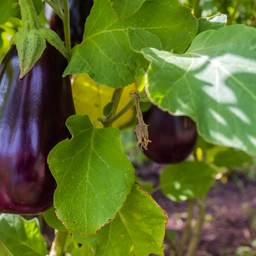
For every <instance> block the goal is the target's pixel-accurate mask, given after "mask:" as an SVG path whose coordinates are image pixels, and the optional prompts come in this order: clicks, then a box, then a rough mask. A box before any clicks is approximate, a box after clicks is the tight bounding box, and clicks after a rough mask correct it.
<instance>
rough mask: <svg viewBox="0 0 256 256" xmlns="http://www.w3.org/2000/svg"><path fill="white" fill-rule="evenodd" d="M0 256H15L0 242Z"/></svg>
mask: <svg viewBox="0 0 256 256" xmlns="http://www.w3.org/2000/svg"><path fill="white" fill-rule="evenodd" d="M0 256H13V254H12V253H11V252H10V251H9V250H8V248H7V247H6V246H5V245H4V244H3V242H2V241H1V240H0Z"/></svg>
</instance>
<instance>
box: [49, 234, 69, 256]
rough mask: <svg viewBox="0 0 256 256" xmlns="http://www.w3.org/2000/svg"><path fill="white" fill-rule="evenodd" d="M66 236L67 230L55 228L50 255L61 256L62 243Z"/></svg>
mask: <svg viewBox="0 0 256 256" xmlns="http://www.w3.org/2000/svg"><path fill="white" fill-rule="evenodd" d="M67 236H68V232H67V231H60V230H57V231H56V234H55V238H54V240H53V242H52V247H51V251H50V256H63V252H64V245H65V242H66V239H67Z"/></svg>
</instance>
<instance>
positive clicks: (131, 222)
mask: <svg viewBox="0 0 256 256" xmlns="http://www.w3.org/2000/svg"><path fill="white" fill-rule="evenodd" d="M166 221H167V215H166V213H165V212H164V211H163V210H162V209H161V208H160V207H159V206H158V205H157V204H156V203H155V201H154V200H153V199H152V197H151V196H150V195H148V194H147V193H145V192H144V191H143V190H142V189H141V188H140V187H139V186H138V185H137V184H135V185H134V186H133V188H132V191H131V193H130V194H129V196H128V198H127V201H126V202H125V204H124V206H123V208H122V209H121V211H120V212H118V214H117V216H116V217H115V219H114V220H112V221H111V222H110V223H109V224H107V225H106V226H105V227H103V228H102V229H101V230H99V232H98V233H97V234H96V235H92V236H89V237H81V236H75V240H76V241H77V242H78V243H83V244H87V245H89V246H90V247H91V248H93V250H94V251H95V256H101V255H112V256H120V255H125V256H134V255H136V256H148V255H149V254H151V253H154V254H157V255H163V249H164V248H163V246H162V241H163V238H164V231H165V223H166Z"/></svg>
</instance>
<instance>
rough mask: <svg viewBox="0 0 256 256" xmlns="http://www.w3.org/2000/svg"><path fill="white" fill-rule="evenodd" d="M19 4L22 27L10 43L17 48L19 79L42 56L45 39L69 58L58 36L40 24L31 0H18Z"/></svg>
mask: <svg viewBox="0 0 256 256" xmlns="http://www.w3.org/2000/svg"><path fill="white" fill-rule="evenodd" d="M19 5H20V9H21V17H22V29H21V30H20V31H19V32H17V33H16V34H15V35H14V36H13V38H12V40H11V45H13V44H15V45H16V47H17V50H18V56H19V60H20V70H21V72H20V76H19V79H22V78H23V77H24V76H25V75H26V74H27V73H28V72H29V71H30V70H31V69H32V68H33V66H34V65H35V63H36V62H37V61H38V60H39V58H40V57H41V56H42V54H43V52H44V50H45V48H46V41H47V42H48V43H49V44H51V45H52V46H53V47H55V48H56V49H57V50H58V51H60V53H61V54H62V55H63V56H64V57H65V58H66V59H67V60H69V59H70V57H69V55H68V53H67V50H66V48H65V46H64V43H63V42H62V41H61V39H60V38H59V36H58V35H57V34H56V33H55V32H54V31H52V30H50V29H48V28H46V27H44V26H43V25H42V24H41V22H40V19H39V17H38V15H37V12H36V9H35V7H34V4H33V1H32V0H19Z"/></svg>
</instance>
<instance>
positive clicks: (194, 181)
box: [160, 161, 215, 202]
mask: <svg viewBox="0 0 256 256" xmlns="http://www.w3.org/2000/svg"><path fill="white" fill-rule="evenodd" d="M214 174H215V170H214V169H213V168H212V167H211V166H210V165H208V164H206V163H204V162H189V161H184V162H181V163H179V164H174V165H170V166H168V167H166V168H164V169H163V172H162V174H161V176H160V186H161V189H162V191H163V193H164V194H165V196H166V197H168V198H169V199H171V200H173V201H178V202H181V201H184V200H187V199H189V198H196V197H200V196H203V195H205V194H206V193H207V192H208V190H209V188H210V186H211V185H212V184H213V182H214Z"/></svg>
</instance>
